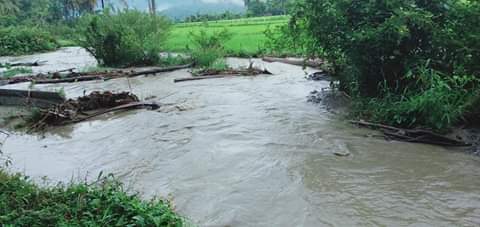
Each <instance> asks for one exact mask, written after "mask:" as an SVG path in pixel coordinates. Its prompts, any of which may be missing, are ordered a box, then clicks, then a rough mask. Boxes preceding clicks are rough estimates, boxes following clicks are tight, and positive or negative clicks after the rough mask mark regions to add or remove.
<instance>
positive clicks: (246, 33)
mask: <svg viewBox="0 0 480 227" xmlns="http://www.w3.org/2000/svg"><path fill="white" fill-rule="evenodd" d="M287 22H288V17H286V16H273V17H255V18H244V19H236V20H222V21H210V22H194V23H179V24H176V25H175V26H174V27H173V29H172V31H171V34H170V36H169V37H168V39H167V41H166V43H165V49H166V51H172V52H185V51H187V50H188V49H189V48H192V44H191V43H192V41H191V35H190V33H192V32H193V33H199V32H200V31H202V30H204V31H206V32H207V33H210V34H212V33H214V32H218V31H221V30H224V29H227V30H228V31H229V32H230V33H231V34H232V37H231V39H230V40H229V41H228V42H226V43H225V48H226V51H227V52H228V53H229V55H236V56H247V55H256V54H259V53H262V52H263V51H264V44H265V41H266V40H267V37H266V36H265V34H264V32H265V30H266V29H267V28H269V27H270V28H274V27H276V26H280V25H284V24H286V23H287Z"/></svg>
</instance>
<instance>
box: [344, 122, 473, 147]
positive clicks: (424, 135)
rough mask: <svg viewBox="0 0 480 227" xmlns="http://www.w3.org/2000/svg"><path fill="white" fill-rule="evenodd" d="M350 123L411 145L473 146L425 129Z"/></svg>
mask: <svg viewBox="0 0 480 227" xmlns="http://www.w3.org/2000/svg"><path fill="white" fill-rule="evenodd" d="M350 123H352V124H355V125H358V126H362V127H368V128H373V129H380V131H382V133H383V134H384V135H385V136H386V137H387V138H389V139H394V140H399V141H405V142H411V143H425V144H432V145H441V146H452V147H467V146H471V144H469V143H466V142H464V141H461V140H457V139H453V138H449V137H447V136H444V135H440V134H438V133H435V132H432V131H429V130H424V129H403V128H397V127H393V126H389V125H383V124H376V123H371V122H366V121H350Z"/></svg>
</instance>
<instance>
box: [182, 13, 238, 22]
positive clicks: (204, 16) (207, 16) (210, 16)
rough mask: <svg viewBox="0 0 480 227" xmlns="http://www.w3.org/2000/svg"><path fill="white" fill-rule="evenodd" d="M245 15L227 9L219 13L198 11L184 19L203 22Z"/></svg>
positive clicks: (185, 20)
mask: <svg viewBox="0 0 480 227" xmlns="http://www.w3.org/2000/svg"><path fill="white" fill-rule="evenodd" d="M244 17H245V16H244V14H241V13H232V12H229V11H226V12H224V13H219V14H201V13H197V14H195V15H190V16H188V17H186V18H185V19H184V20H183V21H184V22H203V21H215V20H233V19H240V18H244Z"/></svg>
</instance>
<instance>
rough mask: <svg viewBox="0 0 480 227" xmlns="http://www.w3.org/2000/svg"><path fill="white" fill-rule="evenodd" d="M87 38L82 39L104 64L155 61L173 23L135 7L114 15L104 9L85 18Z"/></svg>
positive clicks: (141, 63) (134, 63)
mask: <svg viewBox="0 0 480 227" xmlns="http://www.w3.org/2000/svg"><path fill="white" fill-rule="evenodd" d="M84 20H86V22H83V24H86V25H85V26H84V30H85V31H84V34H85V38H84V39H83V40H82V41H81V44H82V46H83V47H85V48H86V49H87V50H88V51H89V52H90V53H92V55H93V56H95V57H96V58H97V60H99V61H100V63H101V64H103V65H105V66H112V67H126V66H134V65H150V64H155V63H156V62H158V60H159V54H160V51H161V48H162V44H163V42H164V41H165V38H166V36H167V34H168V31H169V28H170V23H169V22H168V20H167V19H166V18H165V17H162V16H152V15H149V14H147V13H143V12H140V11H136V10H126V11H121V12H117V13H115V14H113V13H111V12H110V11H104V12H103V13H102V14H100V15H94V16H88V17H86V19H84Z"/></svg>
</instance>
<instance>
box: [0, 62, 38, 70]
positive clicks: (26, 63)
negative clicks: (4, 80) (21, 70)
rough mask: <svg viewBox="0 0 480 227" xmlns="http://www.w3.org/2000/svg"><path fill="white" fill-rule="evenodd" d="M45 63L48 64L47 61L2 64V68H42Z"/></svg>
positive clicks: (0, 65) (0, 66)
mask: <svg viewBox="0 0 480 227" xmlns="http://www.w3.org/2000/svg"><path fill="white" fill-rule="evenodd" d="M45 63H47V61H34V62H16V63H4V64H0V68H5V67H18V66H24V67H33V66H42V65H44V64H45Z"/></svg>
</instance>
